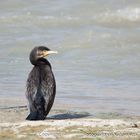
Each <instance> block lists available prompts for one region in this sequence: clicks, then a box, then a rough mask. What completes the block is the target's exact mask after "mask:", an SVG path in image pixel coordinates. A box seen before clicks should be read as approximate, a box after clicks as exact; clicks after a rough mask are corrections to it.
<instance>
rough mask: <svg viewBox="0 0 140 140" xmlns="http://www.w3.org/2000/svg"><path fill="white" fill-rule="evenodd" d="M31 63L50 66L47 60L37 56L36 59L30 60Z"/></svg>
mask: <svg viewBox="0 0 140 140" xmlns="http://www.w3.org/2000/svg"><path fill="white" fill-rule="evenodd" d="M31 63H32V64H33V65H35V66H43V65H48V66H50V67H51V64H50V63H49V61H48V60H47V59H45V58H39V59H37V60H34V61H31Z"/></svg>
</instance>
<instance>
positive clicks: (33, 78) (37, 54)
mask: <svg viewBox="0 0 140 140" xmlns="http://www.w3.org/2000/svg"><path fill="white" fill-rule="evenodd" d="M53 53H57V51H51V50H50V49H49V48H47V47H45V46H39V47H35V48H34V49H33V50H32V51H31V53H30V62H31V64H33V65H34V67H33V69H32V70H31V72H30V74H29V76H28V79H27V91H26V97H27V99H28V102H29V109H30V114H29V115H28V116H27V118H26V120H44V119H45V117H46V116H47V114H48V113H49V111H50V109H51V107H52V105H53V102H54V98H55V94H56V83H55V78H54V75H53V72H52V68H51V64H50V63H49V61H48V60H47V59H45V58H44V57H46V56H47V55H49V54H53Z"/></svg>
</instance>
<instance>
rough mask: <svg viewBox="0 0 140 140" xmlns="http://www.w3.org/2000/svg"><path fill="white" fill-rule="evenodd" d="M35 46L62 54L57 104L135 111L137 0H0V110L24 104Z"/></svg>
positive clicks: (139, 99) (56, 65)
mask: <svg viewBox="0 0 140 140" xmlns="http://www.w3.org/2000/svg"><path fill="white" fill-rule="evenodd" d="M38 45H45V46H47V47H49V48H50V49H52V50H57V51H58V52H59V54H57V55H52V56H49V57H48V60H49V61H50V62H51V64H52V68H53V71H54V74H55V77H56V81H57V95H56V98H55V105H54V107H55V108H57V107H60V108H62V109H63V108H64V107H65V108H66V109H68V110H69V109H71V110H76V111H85V112H89V113H91V114H94V113H97V112H118V113H123V114H130V115H137V116H138V115H140V108H139V105H140V1H138V0H117V1H116V0H70V1H69V0H61V1H58V0H53V1H52V0H40V1H38V0H28V1H25V0H24V1H23V0H12V1H11V0H5V1H0V108H2V107H9V106H18V105H26V103H27V102H26V98H25V91H26V79H27V77H28V74H29V72H30V70H31V69H32V67H33V66H32V65H31V64H30V62H29V58H28V56H29V53H30V51H31V49H32V48H33V47H35V46H38Z"/></svg>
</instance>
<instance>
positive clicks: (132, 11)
mask: <svg viewBox="0 0 140 140" xmlns="http://www.w3.org/2000/svg"><path fill="white" fill-rule="evenodd" d="M99 17H100V18H102V20H103V21H107V20H108V21H110V20H114V22H115V21H119V22H121V21H123V20H127V21H131V22H137V21H140V8H125V9H118V10H116V11H114V12H112V11H108V12H106V13H104V14H101V15H99Z"/></svg>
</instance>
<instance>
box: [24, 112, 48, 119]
mask: <svg viewBox="0 0 140 140" xmlns="http://www.w3.org/2000/svg"><path fill="white" fill-rule="evenodd" d="M44 119H45V115H44V113H42V112H39V111H35V112H31V113H30V114H29V115H28V116H27V118H26V120H44Z"/></svg>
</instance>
